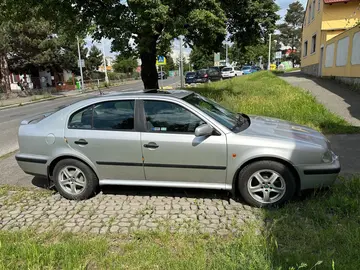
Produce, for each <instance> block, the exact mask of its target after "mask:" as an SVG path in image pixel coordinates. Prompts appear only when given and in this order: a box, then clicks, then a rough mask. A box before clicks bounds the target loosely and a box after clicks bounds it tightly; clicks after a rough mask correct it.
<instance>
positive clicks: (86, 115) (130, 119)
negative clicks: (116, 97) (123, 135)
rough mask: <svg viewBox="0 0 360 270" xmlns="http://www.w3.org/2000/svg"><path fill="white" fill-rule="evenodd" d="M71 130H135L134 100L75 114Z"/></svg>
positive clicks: (70, 121)
mask: <svg viewBox="0 0 360 270" xmlns="http://www.w3.org/2000/svg"><path fill="white" fill-rule="evenodd" d="M68 127H69V128H70V129H96V130H133V129H134V100H121V101H107V102H102V103H98V104H95V105H92V106H90V107H86V108H84V109H81V110H80V111H77V112H75V113H74V114H73V115H72V116H71V117H70V120H69V124H68Z"/></svg>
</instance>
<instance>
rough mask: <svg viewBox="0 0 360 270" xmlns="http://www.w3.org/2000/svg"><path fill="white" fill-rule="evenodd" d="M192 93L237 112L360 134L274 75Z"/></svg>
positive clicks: (219, 84)
mask: <svg viewBox="0 0 360 270" xmlns="http://www.w3.org/2000/svg"><path fill="white" fill-rule="evenodd" d="M192 90H194V91H196V92H199V93H200V94H202V95H204V96H207V97H209V98H212V99H214V100H216V101H218V102H220V103H221V104H223V105H225V106H226V107H228V108H230V109H232V110H233V111H236V112H243V113H246V114H256V115H265V116H271V117H276V118H282V119H285V120H288V121H292V122H295V123H299V124H302V125H306V126H309V127H312V128H314V129H317V130H319V131H321V132H323V133H358V132H360V128H359V127H354V126H351V125H350V124H349V123H347V122H346V121H345V120H343V119H342V118H340V117H339V116H337V115H335V114H333V113H331V112H329V111H328V110H327V109H326V108H325V107H324V106H323V105H322V104H319V103H318V102H317V101H316V99H315V98H314V97H313V96H312V95H311V94H309V93H307V92H305V91H304V90H303V89H301V88H298V87H293V86H291V85H290V84H288V83H287V82H285V81H283V80H282V79H280V78H278V77H277V76H276V75H274V74H272V73H271V72H267V71H264V72H256V73H254V74H251V75H246V76H241V77H239V78H234V79H231V80H225V81H221V82H216V83H212V84H206V85H201V86H199V87H196V88H193V89H192Z"/></svg>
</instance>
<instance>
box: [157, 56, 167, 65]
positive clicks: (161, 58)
mask: <svg viewBox="0 0 360 270" xmlns="http://www.w3.org/2000/svg"><path fill="white" fill-rule="evenodd" d="M156 65H158V66H165V65H166V58H165V56H161V55H160V56H158V57H157V60H156Z"/></svg>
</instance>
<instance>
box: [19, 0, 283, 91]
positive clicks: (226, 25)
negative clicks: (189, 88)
mask: <svg viewBox="0 0 360 270" xmlns="http://www.w3.org/2000/svg"><path fill="white" fill-rule="evenodd" d="M13 2H14V5H17V6H18V7H19V9H20V10H24V9H26V8H31V9H33V10H37V11H38V17H45V19H47V20H51V21H53V22H54V24H53V25H54V26H58V27H65V28H66V29H67V31H68V33H69V34H70V35H72V36H75V35H82V34H83V33H84V32H89V31H90V32H91V35H92V37H94V38H95V39H100V38H103V37H105V38H109V39H112V40H113V43H112V50H113V51H119V52H120V54H121V55H123V56H124V57H125V56H126V57H127V56H134V55H136V56H138V57H140V59H141V62H142V72H141V76H142V79H143V82H144V87H145V88H157V87H158V82H157V80H158V79H157V71H156V66H155V62H156V56H157V55H167V54H168V53H169V51H170V47H171V46H170V44H171V41H172V40H173V39H174V38H177V37H179V36H180V35H182V36H184V42H185V43H186V44H187V45H188V46H190V47H191V48H196V47H197V48H201V49H202V50H204V51H207V53H209V54H210V53H212V52H214V51H215V52H216V51H218V50H219V48H220V47H221V46H222V42H223V40H224V38H225V35H226V32H228V33H229V35H230V39H231V40H232V41H236V42H237V44H238V45H239V46H241V47H242V48H244V47H245V46H248V45H251V44H255V43H256V42H259V40H263V39H264V38H265V39H266V38H267V34H268V33H270V32H272V31H274V29H275V22H276V20H277V19H278V18H279V17H278V15H277V14H276V12H277V11H278V9H279V7H278V6H277V5H276V4H275V3H274V1H273V0H222V1H219V0H198V1H194V0H156V1H148V0H127V1H119V0H72V1H58V0H47V1H37V0H18V1H13ZM48 10H51V12H48Z"/></svg>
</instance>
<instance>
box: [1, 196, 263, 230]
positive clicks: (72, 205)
mask: <svg viewBox="0 0 360 270" xmlns="http://www.w3.org/2000/svg"><path fill="white" fill-rule="evenodd" d="M209 192H210V191H209ZM209 194H211V193H209ZM259 215H260V211H259V209H254V208H251V207H249V206H247V205H244V204H242V203H240V202H237V201H234V200H232V199H230V197H229V196H222V197H220V198H206V197H203V198H201V197H200V198H195V197H194V196H190V197H180V196H177V195H176V194H174V196H171V195H170V196H145V195H142V194H140V195H131V194H130V195H129V194H128V195H125V194H104V193H100V194H98V195H97V196H96V197H94V198H91V199H89V200H86V201H69V200H66V199H64V198H62V197H61V196H60V195H59V194H53V195H51V194H45V195H44V193H41V192H39V191H25V192H24V191H9V192H5V194H3V195H2V196H1V195H0V229H3V230H19V229H24V228H34V229H36V231H37V232H44V231H46V230H52V229H59V230H61V231H64V232H80V231H81V232H90V233H129V232H134V231H139V230H152V229H165V228H166V229H169V230H171V231H180V232H187V231H199V232H205V233H206V232H207V233H217V234H220V235H226V234H228V233H229V232H235V231H238V230H239V229H240V228H241V225H243V224H244V223H245V222H247V221H254V220H257V219H259V220H261V219H260V218H258V217H259Z"/></svg>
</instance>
